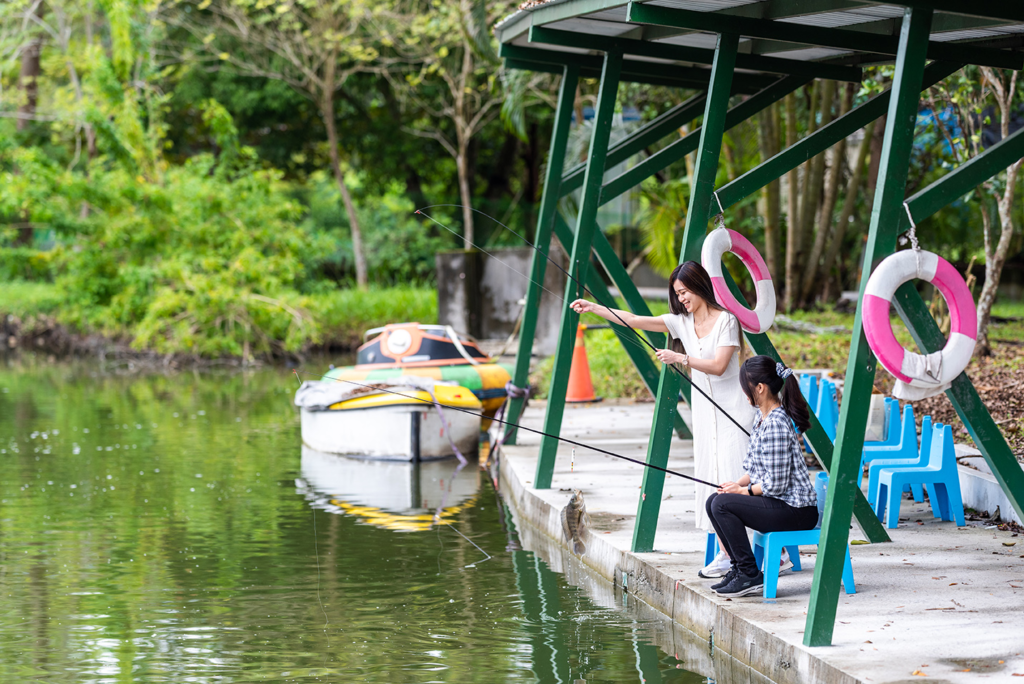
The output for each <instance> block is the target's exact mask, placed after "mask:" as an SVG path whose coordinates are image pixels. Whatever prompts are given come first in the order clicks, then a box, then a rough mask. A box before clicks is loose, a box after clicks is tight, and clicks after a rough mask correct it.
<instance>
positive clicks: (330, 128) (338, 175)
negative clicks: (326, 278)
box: [320, 88, 368, 289]
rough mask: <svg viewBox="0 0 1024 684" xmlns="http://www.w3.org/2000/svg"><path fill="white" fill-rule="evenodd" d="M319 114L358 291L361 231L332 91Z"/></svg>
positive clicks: (362, 266)
mask: <svg viewBox="0 0 1024 684" xmlns="http://www.w3.org/2000/svg"><path fill="white" fill-rule="evenodd" d="M320 113H321V114H322V115H323V117H324V125H325V126H327V146H328V152H329V156H330V159H331V170H332V171H333V172H334V179H335V181H337V183H338V191H339V192H340V193H341V201H342V202H343V203H344V204H345V213H346V214H347V215H348V225H349V228H350V229H351V230H352V252H353V254H354V255H355V260H356V285H357V286H358V287H359V288H360V289H366V285H367V282H368V279H367V274H366V254H365V252H364V251H363V231H362V228H361V227H360V226H359V216H357V215H356V205H355V203H354V202H352V193H350V192H349V190H348V185H347V184H346V183H345V174H344V172H343V171H342V170H341V159H340V157H339V155H338V130H337V128H336V127H335V125H334V90H333V88H331V89H329V90H328V89H325V92H324V93H323V97H322V98H321V101H320Z"/></svg>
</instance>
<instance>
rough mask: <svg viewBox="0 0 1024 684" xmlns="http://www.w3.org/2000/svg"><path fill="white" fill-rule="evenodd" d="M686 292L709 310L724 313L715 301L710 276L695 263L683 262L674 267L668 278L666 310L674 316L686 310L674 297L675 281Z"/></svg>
mask: <svg viewBox="0 0 1024 684" xmlns="http://www.w3.org/2000/svg"><path fill="white" fill-rule="evenodd" d="M677 280H678V281H679V282H681V283H682V284H683V287H685V288H686V289H687V290H689V291H690V292H692V293H693V294H695V295H697V296H698V297H700V298H701V299H703V300H704V303H706V304H707V305H708V306H709V307H710V308H712V309H718V310H719V311H725V309H723V308H722V305H721V304H719V303H718V301H717V300H716V299H715V288H714V287H712V286H711V276H709V275H708V272H707V271H705V270H704V267H703V266H701V265H700V264H699V263H698V262H696V261H684V262H683V263H681V264H679V265H678V266H676V268H675V270H674V271H672V275H671V276H669V278H668V309H669V311H671V312H672V313H674V314H684V313H686V309H685V308H684V307H683V304H682V302H680V301H679V297H678V296H677V295H676V287H675V285H676V281H677Z"/></svg>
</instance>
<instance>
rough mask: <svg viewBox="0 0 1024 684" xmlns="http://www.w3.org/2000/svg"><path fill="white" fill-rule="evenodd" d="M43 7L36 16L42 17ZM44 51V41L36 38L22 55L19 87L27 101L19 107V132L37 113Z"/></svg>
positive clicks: (26, 126) (39, 8) (36, 12)
mask: <svg viewBox="0 0 1024 684" xmlns="http://www.w3.org/2000/svg"><path fill="white" fill-rule="evenodd" d="M42 13H43V5H39V7H38V8H37V9H36V10H35V16H36V17H41V16H42ZM42 51H43V39H42V37H40V36H35V37H33V38H32V39H31V40H29V42H28V44H27V45H26V46H25V50H24V51H23V52H22V53H21V73H20V74H19V76H18V87H20V88H21V89H22V90H23V91H25V101H24V102H22V103H21V105H20V106H19V107H18V114H19V115H20V116H19V117H18V130H19V131H23V130H25V129H26V128H28V126H29V124H30V123H31V122H32V120H31V118H32V117H33V116H35V113H36V103H37V102H38V101H39V74H40V73H41V70H40V62H39V58H40V55H41V54H42Z"/></svg>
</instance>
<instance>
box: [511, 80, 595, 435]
mask: <svg viewBox="0 0 1024 684" xmlns="http://www.w3.org/2000/svg"><path fill="white" fill-rule="evenodd" d="M578 83H579V68H578V67H575V66H566V67H564V72H563V74H562V83H561V85H560V87H559V91H558V108H557V109H556V110H555V125H554V130H553V131H552V133H551V147H550V149H549V151H548V168H547V173H546V175H545V176H544V194H543V195H542V196H541V201H540V211H539V213H538V218H537V230H536V233H535V237H534V241H533V243H534V245H535V246H536V249H534V250H533V256H532V257H531V260H530V282H529V283H528V284H527V288H526V303H525V304H524V306H525V308H524V309H523V322H522V324H521V325H520V328H519V350H518V351H517V352H516V368H515V372H514V373H513V376H512V384H513V385H515V386H516V387H526V386H527V383H528V382H529V379H530V358H531V356H532V355H533V338H534V336H535V334H536V332H537V317H538V315H539V309H540V290H541V284H542V283H543V282H544V272H545V271H546V270H547V265H548V250H549V249H550V248H551V225H552V223H553V222H554V220H555V215H556V214H557V213H558V200H559V197H560V193H559V190H558V186H559V182H560V180H561V177H562V166H563V164H564V163H565V149H566V146H567V144H568V141H569V124H570V123H571V121H572V111H573V104H574V102H575V99H576V85H577V84H578ZM523 403H524V400H523V399H521V398H520V399H512V400H511V401H510V402H509V406H508V412H507V415H506V419H507V420H508V422H510V423H513V424H514V423H518V422H519V417H520V416H521V415H522V412H523ZM505 442H506V443H507V444H515V443H516V429H515V428H514V427H513V428H510V429H509V431H508V433H507V435H506V439H505Z"/></svg>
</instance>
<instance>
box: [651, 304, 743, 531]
mask: <svg viewBox="0 0 1024 684" xmlns="http://www.w3.org/2000/svg"><path fill="white" fill-rule="evenodd" d="M661 318H662V320H664V321H665V325H666V326H667V327H668V331H669V334H670V335H672V337H674V338H676V339H678V340H680V341H682V343H683V347H684V348H685V349H686V354H687V355H689V356H691V357H693V358H695V359H707V360H713V359H714V358H715V352H716V351H717V350H718V348H719V347H737V350H736V353H734V354H733V355H732V358H731V359H729V365H728V366H727V367H726V369H725V372H724V373H722V374H721V375H720V376H714V375H708V374H707V373H702V372H700V371H699V370H694V369H690V378H691V380H692V381H693V384H694V385H695V386H696V387H700V388H701V389H702V390H704V391H705V392H706V393H707V394H708V396H709V397H711V398H712V399H714V401H715V403H716V404H718V405H719V406H721V407H722V409H724V410H725V411H726V412H727V413H728V414H729V415H730V416H732V417H733V418H734V419H735V420H736V422H737V423H739V424H740V425H742V426H743V428H744V429H745V430H746V431H747V432H748V433H749V432H750V430H751V429H752V427H753V425H754V414H755V409H754V407H753V406H751V405H750V402H749V401H747V395H746V394H744V392H743V389H742V388H741V387H740V362H739V356H740V355H739V349H738V348H739V346H740V326H739V322H738V321H737V320H736V317H735V316H733V315H732V314H731V313H729V312H728V311H722V312H720V313H719V315H718V320H716V321H715V323H714V326H713V327H712V329H711V332H710V333H708V334H707V335H705V336H704V337H701V338H698V337H697V333H696V331H694V329H693V316H692V315H690V314H687V313H683V314H665V315H663V316H662V317H661ZM683 382H684V383H685V382H686V381H685V380H684V381H683ZM690 409H691V412H692V414H693V419H692V421H691V423H692V427H693V461H694V466H693V469H694V476H695V477H697V478H700V479H701V480H705V481H707V482H715V483H720V482H735V481H737V480H738V479H740V478H741V477H742V476H743V457H744V456H745V455H746V453H747V442H748V441H749V440H750V437H749V436H748V435H746V434H744V433H743V432H742V431H741V430H740V429H739V428H738V427H736V425H735V424H734V423H733V422H732V421H731V420H729V418H727V417H726V416H724V415H722V412H721V411H719V410H718V409H717V408H715V407H714V406H713V405H712V404H711V402H709V401H708V400H707V399H706V398H705V397H704V396H703V395H702V394H701V393H700V392H698V391H697V390H696V389H693V390H692V391H691V396H690ZM695 486H696V501H695V502H694V513H695V514H696V517H697V527H698V528H699V529H702V530H706V531H708V532H710V531H712V529H713V528H712V526H711V521H710V520H709V519H708V514H707V511H706V510H705V509H704V504H705V502H706V501H707V499H708V497H709V496H711V495H712V494H713V493H714V492H715V490H714V489H713V488H711V487H708V486H707V485H702V484H697V483H695Z"/></svg>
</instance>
